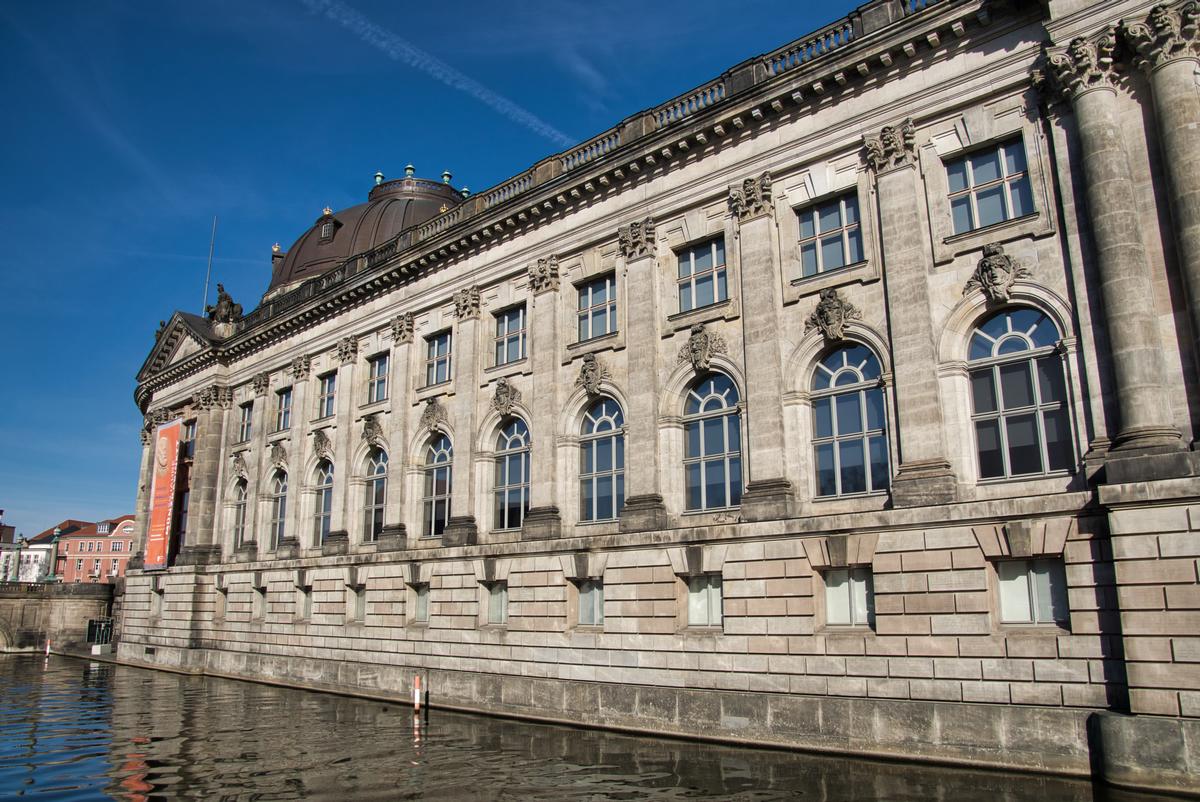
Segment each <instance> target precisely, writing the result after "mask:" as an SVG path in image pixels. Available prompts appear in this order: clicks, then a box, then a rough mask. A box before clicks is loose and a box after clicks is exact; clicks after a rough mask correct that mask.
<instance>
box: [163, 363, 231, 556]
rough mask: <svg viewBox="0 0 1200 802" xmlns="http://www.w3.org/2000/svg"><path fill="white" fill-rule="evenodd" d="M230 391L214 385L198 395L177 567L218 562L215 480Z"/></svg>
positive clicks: (219, 554) (193, 404)
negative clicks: (184, 533) (184, 524)
mask: <svg viewBox="0 0 1200 802" xmlns="http://www.w3.org/2000/svg"><path fill="white" fill-rule="evenodd" d="M232 400H233V391H232V390H230V389H229V388H228V387H222V386H220V385H217V384H214V385H212V386H210V387H206V388H204V389H203V390H201V391H200V392H199V393H197V395H196V397H195V398H194V399H193V401H192V406H193V407H194V408H195V410H196V440H195V448H194V453H193V456H192V468H191V473H190V475H189V477H188V493H189V495H188V520H187V542H186V543H184V544H183V548H182V549H181V550H180V553H179V559H178V560H177V563H178V564H180V565H209V564H212V563H217V562H220V561H221V544H220V543H217V542H216V541H215V538H214V527H215V524H216V518H217V495H218V493H217V480H218V477H219V476H220V472H221V452H222V448H221V446H222V442H223V438H224V436H225V413H226V411H227V410H228V409H229V405H230V403H231V401H232Z"/></svg>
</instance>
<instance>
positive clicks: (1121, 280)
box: [897, 29, 1181, 452]
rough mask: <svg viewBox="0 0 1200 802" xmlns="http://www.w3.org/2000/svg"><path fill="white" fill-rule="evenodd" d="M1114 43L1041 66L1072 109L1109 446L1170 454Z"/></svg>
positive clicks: (1092, 43) (1104, 38)
mask: <svg viewBox="0 0 1200 802" xmlns="http://www.w3.org/2000/svg"><path fill="white" fill-rule="evenodd" d="M1115 46H1116V33H1115V31H1114V30H1112V29H1110V30H1107V31H1105V32H1103V33H1102V34H1101V35H1100V36H1099V37H1097V38H1096V39H1095V40H1088V39H1083V38H1078V39H1075V40H1073V41H1072V42H1071V44H1070V45H1069V46H1068V47H1067V49H1066V50H1065V51H1061V52H1057V53H1051V54H1050V56H1049V58H1048V63H1049V67H1050V72H1051V74H1052V76H1053V78H1054V82H1055V86H1056V88H1057V89H1058V90H1059V91H1061V93H1062V94H1063V95H1065V96H1066V97H1067V98H1068V99H1069V100H1070V101H1071V106H1072V108H1073V109H1074V111H1075V124H1076V129H1077V130H1078V134H1079V144H1080V150H1081V156H1082V163H1083V173H1084V185H1085V187H1086V192H1087V202H1088V215H1089V218H1090V222H1091V230H1092V237H1093V240H1094V242H1095V246H1096V263H1097V268H1098V273H1099V275H1100V291H1101V295H1102V297H1103V300H1104V317H1105V322H1106V323H1107V328H1108V334H1109V341H1110V343H1111V347H1112V361H1113V373H1114V375H1115V378H1116V385H1117V387H1116V389H1117V404H1118V408H1119V410H1120V428H1119V431H1118V434H1117V436H1116V438H1115V441H1114V442H1115V448H1116V449H1117V450H1118V451H1134V452H1138V451H1144V450H1147V449H1149V450H1171V449H1177V448H1179V447H1180V445H1181V444H1180V438H1179V430H1178V429H1176V428H1175V426H1174V425H1173V424H1172V422H1171V414H1170V409H1169V408H1168V405H1167V401H1166V395H1167V394H1166V392H1165V389H1166V377H1167V372H1166V365H1165V362H1164V360H1163V356H1162V348H1161V340H1160V337H1159V334H1158V325H1157V322H1156V319H1155V317H1156V316H1155V314H1154V307H1155V301H1154V287H1153V285H1152V283H1151V280H1150V265H1149V260H1148V259H1147V257H1146V247H1145V245H1144V243H1143V241H1142V234H1141V215H1140V213H1139V210H1138V207H1137V201H1136V196H1135V192H1134V182H1133V173H1132V170H1131V168H1130V164H1129V154H1128V152H1127V151H1126V149H1125V143H1124V138H1123V135H1122V133H1121V129H1120V126H1119V125H1118V123H1117V94H1116V89H1115V88H1114V86H1113V79H1114V76H1113V71H1112V53H1113V49H1114V48H1115ZM897 374H898V375H899V371H897Z"/></svg>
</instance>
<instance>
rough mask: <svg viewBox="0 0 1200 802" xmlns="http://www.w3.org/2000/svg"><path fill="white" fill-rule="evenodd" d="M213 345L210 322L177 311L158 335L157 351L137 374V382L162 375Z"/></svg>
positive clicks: (151, 353) (152, 352) (152, 351)
mask: <svg viewBox="0 0 1200 802" xmlns="http://www.w3.org/2000/svg"><path fill="white" fill-rule="evenodd" d="M211 346H212V342H211V340H210V334H209V332H208V321H207V320H205V319H204V318H200V317H197V316H196V315H185V314H184V313H182V312H176V313H175V314H174V315H172V316H171V319H170V320H169V321H167V323H166V326H165V327H164V328H163V329H162V333H161V334H159V335H158V337H157V339H156V341H155V343H154V348H153V349H152V350H151V351H150V355H149V356H148V357H146V361H145V363H143V365H142V369H141V370H140V371H138V381H139V382H140V381H145V380H146V379H148V378H150V377H151V376H154V375H155V374H158V373H161V372H162V371H164V370H166V369H167V368H169V367H171V366H172V365H175V364H178V363H180V362H184V361H186V360H188V359H190V358H192V357H193V356H195V355H196V354H199V353H201V352H203V351H206V350H207V349H208V348H210V347H211Z"/></svg>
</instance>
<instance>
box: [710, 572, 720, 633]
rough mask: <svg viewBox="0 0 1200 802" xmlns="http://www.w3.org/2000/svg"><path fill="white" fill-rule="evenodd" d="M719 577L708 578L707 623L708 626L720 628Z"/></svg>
mask: <svg viewBox="0 0 1200 802" xmlns="http://www.w3.org/2000/svg"><path fill="white" fill-rule="evenodd" d="M721 615H722V609H721V577H719V576H710V577H708V623H709V625H710V626H714V627H719V626H721Z"/></svg>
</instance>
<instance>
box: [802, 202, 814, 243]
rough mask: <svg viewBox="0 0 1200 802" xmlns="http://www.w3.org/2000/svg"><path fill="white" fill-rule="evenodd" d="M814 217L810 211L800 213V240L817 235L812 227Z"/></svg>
mask: <svg viewBox="0 0 1200 802" xmlns="http://www.w3.org/2000/svg"><path fill="white" fill-rule="evenodd" d="M814 217H815V215H814V213H813V211H812V210H811V209H806V210H804V211H803V212H801V213H800V239H808V238H810V237H815V236H816V235H817V229H816V226H814V225H813V219H814Z"/></svg>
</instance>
